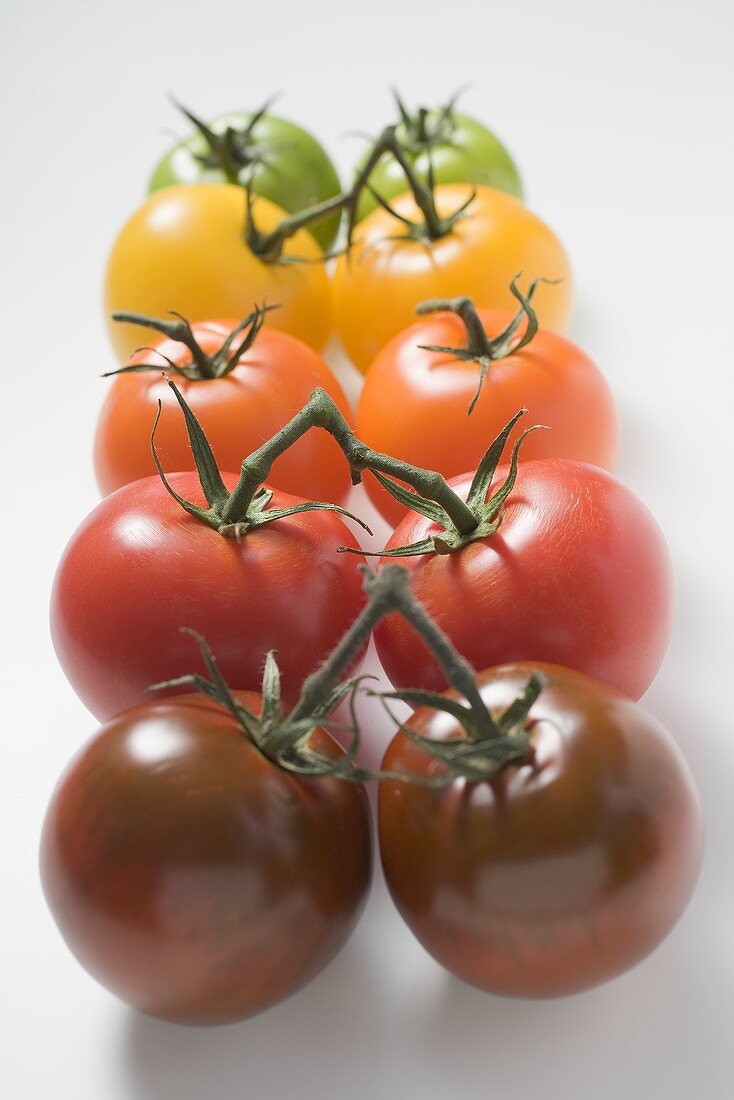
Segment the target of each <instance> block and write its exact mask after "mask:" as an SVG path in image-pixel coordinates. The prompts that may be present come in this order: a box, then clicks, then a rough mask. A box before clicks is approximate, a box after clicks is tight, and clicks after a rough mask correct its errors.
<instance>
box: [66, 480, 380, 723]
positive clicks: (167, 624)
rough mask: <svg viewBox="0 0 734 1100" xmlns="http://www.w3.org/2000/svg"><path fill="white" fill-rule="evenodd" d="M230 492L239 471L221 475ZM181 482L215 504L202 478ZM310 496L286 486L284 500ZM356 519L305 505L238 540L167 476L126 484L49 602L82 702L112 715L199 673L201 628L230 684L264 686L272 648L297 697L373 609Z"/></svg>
mask: <svg viewBox="0 0 734 1100" xmlns="http://www.w3.org/2000/svg"><path fill="white" fill-rule="evenodd" d="M222 477H223V480H224V482H225V484H226V485H227V488H228V489H229V490H231V489H232V488H233V487H234V485H235V483H236V481H237V478H236V477H235V475H233V474H223V475H222ZM168 480H169V482H170V484H171V486H172V487H173V488H174V489H175V490H176V491H177V492H178V493H179V494H180V495H181V496H183V497H185V498H186V499H188V500H190V501H193V502H194V503H196V504H199V505H201V506H202V507H205V506H206V505H205V502H204V498H203V495H202V493H201V490H200V488H199V482H198V479H197V475H196V474H195V473H179V474H172V475H170V477H169V479H168ZM297 503H298V499H297V498H295V497H290V496H288V495H286V494H285V493H281V492H279V491H277V490H276V491H275V492H274V496H273V500H272V507H289V506H291V505H293V504H297ZM342 544H345V545H348V546H351V547H354V548H358V543H357V542H356V541H355V539H354V537H353V535H352V533H351V532H350V531H349V529H348V528H347V526H346V525H345V524H344V523H343V521H342V520H341V519H340V518H339V516H337V515H335V514H334V513H332V512H305V513H299V514H297V515H294V516H290V517H288V518H286V519H280V520H276V521H275V522H273V523H269V524H267V525H266V526H264V527H258V528H255V529H254V530H251V531H249V532H248V533H247V534H246V535H245V536H244V538H243V539H242V540H241V541H240V542H237V541H236V540H235V539H231V538H225V537H223V536H222V535H220V534H219V533H218V532H217V531H216V530H215V529H214V528H212V527H208V526H206V524H204V523H202V522H200V521H199V520H198V519H196V518H194V517H193V516H190V515H189V514H188V513H187V512H185V511H184V510H183V509H182V508H181V507H180V506H179V504H178V503H177V502H176V501H175V500H174V499H173V498H172V497H171V496H170V495H169V494H168V493H167V492H166V489H165V487H164V485H163V484H162V482H161V481H160V479H159V478H158V477H151V478H145V479H143V480H141V481H136V482H132V483H131V484H130V485H125V486H123V488H122V489H118V490H117V492H116V493H113V494H112V495H111V496H109V497H107V498H106V499H105V500H103V501H102V502H101V504H99V505H98V506H97V507H96V508H95V509H94V510H93V511H92V512H91V513H90V515H89V516H88V517H87V519H86V520H85V521H84V523H82V525H81V527H79V529H78V530H77V531H76V533H75V534H74V535H73V536H72V539H71V541H70V543H69V545H68V546H67V548H66V551H65V553H64V556H63V557H62V559H61V563H60V565H59V568H58V571H57V573H56V579H55V582H54V588H53V593H52V597H51V631H52V636H53V642H54V646H55V648H56V653H57V656H58V658H59V661H60V662H61V666H62V668H63V669H64V672H65V673H66V675H67V677H68V679H69V681H70V682H71V684H72V686H73V688H74V690H75V691H76V692H77V694H78V695H79V697H80V698H81V700H82V702H83V703H84V704H85V705H86V706H87V707H88V708H89V710H91V711H92V713H93V714H94V715H95V716H96V717H97V718H99V719H101V720H105V719H107V718H110V717H112V715H114V714H117V713H118V712H119V711H121V710H125V709H127V708H128V707H131V706H133V705H134V704H135V703H139V702H141V701H142V700H143V699H145V697H146V694H145V693H146V689H147V687H148V686H149V685H150V684H152V683H154V682H157V681H160V680H170V679H173V678H174V677H176V676H181V675H184V674H185V673H187V672H190V670H191V641H190V639H189V638H187V637H186V635H182V634H180V633H179V628H180V627H183V626H186V627H192V628H193V629H195V630H198V631H199V632H200V633H202V634H203V635H204V636H205V637H206V639H207V641H208V642H209V643H210V645H211V647H212V650H213V651H214V652H215V653H216V655H217V658H218V661H219V664H220V667H221V670H222V673H223V674H224V676H225V678H226V679H227V681H228V682H229V684H230V686H231V687H232V688H241V689H247V690H256V689H257V688H258V687H259V685H260V677H261V672H262V663H263V659H264V656H265V653H266V652H267V651H268V650H271V649H274V650H276V651H277V655H278V663H279V665H280V669H281V673H282V677H283V695H284V698H286V699H288V700H293V699H294V698H295V697H296V696H297V695H298V692H299V689H300V687H301V684H302V682H303V680H304V678H305V677H306V676H307V675H308V673H309V672H312V671H313V669H314V668H316V666H317V665H318V664H319V663H320V662H321V661H322V660H323V659H324V658H325V657H326V656H327V654H328V653H329V652H330V650H331V649H332V647H333V646H334V644H335V643H336V642H337V641H338V640H339V638H340V637H341V635H342V634H343V633H344V631H345V629H346V628H347V627H348V626H349V625H350V623H351V622H352V621H353V620H354V619H355V618H356V616H357V614H358V613H359V611H360V610H361V608H362V606H363V604H364V594H363V592H362V585H361V579H360V575H359V571H358V570H357V568H356V564H357V563H356V562H355V559H354V556H353V555H351V554H338V553H337V547H338V546H340V545H342Z"/></svg>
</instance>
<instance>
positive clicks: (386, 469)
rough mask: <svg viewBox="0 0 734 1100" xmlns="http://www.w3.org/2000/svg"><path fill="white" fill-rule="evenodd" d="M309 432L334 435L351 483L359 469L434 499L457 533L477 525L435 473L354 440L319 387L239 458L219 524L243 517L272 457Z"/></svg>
mask: <svg viewBox="0 0 734 1100" xmlns="http://www.w3.org/2000/svg"><path fill="white" fill-rule="evenodd" d="M311 428H323V429H324V430H325V431H328V432H329V433H330V434H331V435H332V436H333V437H334V439H335V440H336V442H337V443H338V444H339V446H340V448H341V449H342V451H343V452H344V455H345V457H346V459H347V462H348V463H349V466H350V468H351V471H352V479H353V481H354V482H355V483H358V482H359V481H360V480H361V474H362V471H364V470H372V471H373V472H374V471H377V472H378V473H381V474H385V475H388V476H389V477H395V478H398V479H399V480H400V481H404V482H405V483H406V484H407V485H411V486H412V487H413V489H415V491H416V493H417V494H418V495H419V496H418V497H415V499H416V500H418V499H419V498H427V499H429V500H431V501H434V502H435V503H436V504H437V505H438V506H439V508H440V509H442V510H443V512H444V513H445V514H446V516H448V517H449V519H450V521H451V523H452V524H453V526H454V527H455V528H456V530H457V531H458V532H459V533H460V534H462V535H468V534H470V533H471V532H472V531H473V530H474V529H475V528H476V526H477V522H478V521H477V518H476V516H475V515H474V513H473V512H472V511H471V509H470V508H468V507H467V505H466V504H465V503H464V501H463V500H462V499H461V497H459V496H457V494H456V493H455V492H454V491H453V490H452V489H451V488H449V485H448V484H447V482H446V480H445V479H444V478H443V477H442V476H441V475H440V474H439V473H436V472H435V471H433V470H423V469H421V468H420V467H417V466H411V465H410V464H409V463H407V462H402V461H401V460H400V459H397V458H392V457H391V456H390V455H386V454H382V453H381V452H379V451H373V450H372V449H371V448H369V447H367V446H366V445H365V444H364V443H362V442H361V441H360V440H359V439H357V437H356V436H355V434H354V432H353V431H352V429H351V428H350V427H349V425H348V424H347V422H346V420H345V419H344V417H343V416H342V414H341V412H340V411H339V408H338V407H337V405H336V404H335V402H334V401H333V400H332V399H331V397H330V396H329V395H328V393H326V391H325V390H323V389H321V388H320V387H319V388H318V389H315V390H314V391H313V393H312V394H311V396H310V398H309V399H308V401H307V403H306V404H305V405H304V407H303V408H302V409H301V410H300V412H298V413H296V415H295V416H294V417H293V419H292V420H290V421H289V422H288V423H287V424H286V425H285V426H284V427H283V428H281V429H280V431H278V432H276V434H275V435H274V436H273V437H272V438H271V439H269V440H268V441H267V442H266V443H264V444H263V445H262V447H260V448H258V450H257V451H253V453H252V454H251V455H248V457H247V458H246V459H245V460H244V462H243V463H242V468H241V473H240V479H239V481H238V483H237V485H236V486H235V488H234V490H233V491H232V494H231V496H230V498H229V501H228V503H227V504H226V505H225V507H224V509H223V512H222V524H223V525H227V524H234V525H236V524H237V523H239V522H241V521H242V518H243V517H245V516H247V514H248V510H249V508H250V504H251V502H252V500H253V497H254V495H255V493H256V492H257V490H258V489H259V487H260V486H261V485H262V484H263V482H265V481H267V479H268V477H269V476H270V471H271V469H272V466H273V464H274V462H275V461H276V459H278V458H279V457H280V455H282V454H283V452H284V451H287V450H288V448H289V447H291V446H292V445H293V444H294V443H295V442H296V441H297V440H298V439H300V438H301V436H302V435H305V433H306V432H307V431H310V429H311ZM413 495H414V494H413ZM223 533H225V532H223ZM226 533H229V532H226Z"/></svg>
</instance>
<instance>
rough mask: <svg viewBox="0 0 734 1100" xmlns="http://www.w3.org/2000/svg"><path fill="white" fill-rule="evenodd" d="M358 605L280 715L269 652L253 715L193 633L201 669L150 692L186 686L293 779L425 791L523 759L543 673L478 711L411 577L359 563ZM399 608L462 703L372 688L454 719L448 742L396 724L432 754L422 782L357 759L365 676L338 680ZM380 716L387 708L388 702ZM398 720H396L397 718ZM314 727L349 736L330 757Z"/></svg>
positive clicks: (480, 704)
mask: <svg viewBox="0 0 734 1100" xmlns="http://www.w3.org/2000/svg"><path fill="white" fill-rule="evenodd" d="M363 573H364V586H365V590H366V592H367V595H368V601H367V605H366V606H365V608H364V610H363V611H362V613H361V614H360V615H359V616H358V618H357V619H356V620H355V622H354V623H353V624H352V625H351V626H350V627H349V629H348V630H347V631H346V633H345V634H344V635H343V637H342V638H341V640H340V641H339V642H338V644H337V645H336V647H335V648H334V649H333V650H332V652H331V654H330V655H329V657H328V658H327V659H326V661H324V663H323V664H322V665H321V666H320V667H319V668H318V669H317V670H316V671H315V672H313V673H312V674H311V675H310V676H309V677H308V678H307V679H306V681H305V682H304V684H303V687H302V689H301V693H300V697H299V699H298V702H297V703H296V705H295V707H294V708H293V709H292V710H291V711H287V710H286V709H285V708H284V706H283V703H282V699H281V691H280V672H279V669H278V664H277V661H276V658H275V654H274V653H272V652H271V653H268V654H267V657H266V659H265V669H264V673H263V681H262V688H261V696H262V707H261V711H260V714H259V715H256V714H254V713H253V712H252V711H251V710H249V709H248V708H247V707H245V706H244V705H243V704H242V703H240V702H239V701H238V700H237V699H236V698H235V696H234V694H233V693H232V691H231V689H230V688H229V686H228V684H227V683H226V681H225V680H224V677H223V676H222V675H221V673H220V672H219V669H218V668H217V664H216V661H215V659H214V656H213V654H212V652H211V650H210V649H209V646H208V645H207V643H206V641H205V639H204V638H203V637H202V636H201V635H200V634H198V633H197V632H196V631H194V630H190V629H187V628H184V631H185V633H188V634H190V635H191V636H192V637H193V638H194V639H195V640H196V641H197V643H198V645H199V648H200V650H201V655H202V658H203V661H204V664H205V667H206V670H207V672H208V677H206V676H202V675H199V674H191V675H187V676H181V677H179V678H177V679H175V680H167V681H165V682H163V683H160V684H155V685H153V687H151V688H149V690H150V691H159V690H164V689H172V688H181V687H191V688H194V689H195V690H197V691H199V692H201V693H202V694H203V695H205V696H206V697H207V698H209V699H211V700H212V701H213V702H215V703H217V704H218V705H219V706H221V707H222V708H224V709H225V710H227V711H229V713H230V714H231V715H232V716H233V718H234V719H235V721H236V722H237V724H238V725H239V727H240V729H241V730H242V732H243V734H244V736H245V737H246V738H247V739H248V740H249V741H250V743H251V744H252V745H254V746H255V747H256V748H257V749H258V751H259V752H260V753H261V754H262V755H263V756H265V757H266V758H267V759H268V760H270V761H271V762H272V763H273V764H275V765H276V766H277V767H280V768H283V769H284V770H286V771H289V772H291V773H293V774H294V775H296V776H298V777H300V778H306V779H323V778H330V777H331V778H338V779H343V780H348V781H350V782H358V783H362V782H365V781H367V780H370V779H378V780H385V779H389V780H397V781H400V782H417V783H420V784H421V785H423V786H428V787H432V788H433V787H444V786H447V785H448V784H449V783H451V782H453V781H454V780H455V779H458V778H465V779H468V780H470V781H472V782H479V781H483V780H487V779H491V778H492V777H493V776H495V775H496V774H497V773H498V772H499V771H500V770H501V769H502V768H504V767H506V766H507V765H509V764H512V763H517V762H518V761H520V760H522V759H523V758H524V757H526V756H527V754H528V752H529V749H530V733H529V731H528V729H527V720H528V713H529V711H530V708H531V707H532V705H533V703H534V702H535V700H536V699H537V697H538V694H539V693H540V691H541V690H542V687H543V683H544V681H543V678H542V676H541V675H539V674H537V673H536V674H533V675H532V676H531V677H530V679H529V680H528V683H527V684H526V686H525V688H524V690H523V692H522V693H521V694H520V695H519V696H518V698H517V699H516V700H515V701H514V702H513V703H512V705H511V706H510V707H508V708H507V710H505V711H504V712H503V713H502V714H501V715H497V716H495V715H493V714H491V713H490V711H489V710H488V709H487V707H486V705H485V703H484V701H483V699H482V697H481V695H480V693H479V689H478V687H477V684H476V679H475V676H474V672H473V670H472V668H471V666H470V665H469V663H468V662H467V661H466V660H465V659H464V658H463V657H462V656H461V655H460V654H459V653H457V651H456V650H455V649H454V647H453V646H452V644H451V642H450V641H449V639H448V638H447V637H446V635H445V634H444V633H443V631H442V630H441V629H440V628H439V627H438V626H437V625H436V623H435V622H434V621H433V620H432V619H431V618H430V616H429V615H428V614H427V612H426V611H425V609H424V608H423V606H422V605H421V604H420V603H419V601H418V600H416V598H415V596H414V595H413V593H412V592H411V590H410V578H409V576H408V573H407V572H406V570H405V569H401V568H400V567H399V566H395V565H392V566H391V565H388V566H385V567H384V568H383V569H381V570H380V572H379V573H378V574H377V575H373V574H371V573H370V572H369V570H368V569H366V567H363ZM395 612H397V613H399V614H401V615H403V616H404V617H405V618H406V619H407V621H408V622H410V623H411V625H412V626H413V628H414V629H415V631H416V632H417V633H418V634H419V635H420V637H421V638H423V640H424V641H425V642H426V643H427V645H428V646H429V647H430V648H431V650H432V651H433V652H434V653H435V654H436V657H437V658H438V659H439V661H440V662H441V664H442V666H443V668H444V670H445V672H446V677H447V680H448V682H449V683H450V684H451V686H452V687H453V688H454V690H455V691H456V692H457V693H458V694H459V695H460V696H461V697H462V698H463V700H464V702H461V701H459V700H457V699H454V698H451V697H449V696H446V695H439V694H434V693H433V692H423V691H413V692H411V691H404V692H387V693H384V694H381V693H377V694H379V695H380V697H381V698H382V700H383V703H384V705H385V706H386V708H387V707H388V704H387V700H388V699H401V700H404V701H405V702H407V703H409V704H410V705H412V706H429V707H432V708H434V709H438V710H443V711H446V712H447V713H449V714H451V715H453V716H454V717H455V718H456V719H457V720H458V722H459V723H460V725H461V728H462V731H463V736H462V737H461V738H457V739H456V740H453V741H449V742H437V741H431V740H430V739H429V738H425V737H422V736H421V735H419V734H417V733H415V732H414V731H413V730H410V729H409V728H408V727H406V726H400V728H401V729H402V731H403V732H404V733H405V734H406V735H407V736H409V737H411V739H412V740H413V741H415V742H416V743H417V744H418V745H419V746H420V748H421V749H422V750H423V751H424V752H426V753H427V754H429V755H431V756H432V757H434V758H435V759H437V760H438V761H439V762H440V764H441V768H440V771H439V774H437V775H436V776H435V777H431V778H429V779H426V778H425V777H423V776H416V775H412V774H409V773H403V772H387V771H369V770H366V769H364V768H360V767H359V766H358V765H357V763H356V757H357V752H358V749H359V744H360V729H359V723H358V721H357V717H356V709H355V698H356V694H357V691H358V689H359V687H360V684H361V682H362V681H363V680H365V679H368V678H369V677H364V676H355V677H350V678H348V679H346V680H342V679H341V676H342V675H343V673H344V671H345V669H347V668H348V667H349V666H350V665H351V663H352V662H353V661H354V660H355V658H356V657H357V656H358V654H359V652H360V650H361V649H362V647H363V646H364V644H365V642H366V641H367V639H368V638H369V636H370V634H371V632H372V630H373V629H374V628H375V626H376V625H377V624H378V623H379V622H380V620H381V619H382V618H384V616H385V615H389V614H393V613H395ZM345 698H347V699H348V700H349V711H350V722H349V724H348V725H347V726H346V727H344V726H338V725H336V724H335V723H334V722H331V721H330V715H331V714H332V713H333V711H334V708H335V707H336V706H337V704H338V703H339V702H340V701H341V700H343V699H345ZM388 713H389V708H388ZM398 725H400V724H399V723H398ZM317 728H322V729H326V730H329V729H332V730H336V729H340V730H344V729H346V730H347V731H348V732H349V733H350V735H351V736H350V742H349V745H348V747H347V748H346V749H345V750H344V752H343V753H342V754H339V755H336V756H334V757H331V756H326V755H324V753H322V752H319V750H318V749H317V748H315V747H314V745H313V743H312V736H313V733H314V731H315V730H316V729H317Z"/></svg>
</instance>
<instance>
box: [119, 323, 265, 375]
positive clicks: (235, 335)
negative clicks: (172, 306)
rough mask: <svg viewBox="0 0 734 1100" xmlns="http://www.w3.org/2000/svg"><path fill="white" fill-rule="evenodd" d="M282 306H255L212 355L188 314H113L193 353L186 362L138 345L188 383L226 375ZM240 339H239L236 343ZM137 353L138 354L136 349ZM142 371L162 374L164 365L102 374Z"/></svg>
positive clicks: (146, 364)
mask: <svg viewBox="0 0 734 1100" xmlns="http://www.w3.org/2000/svg"><path fill="white" fill-rule="evenodd" d="M279 308H280V307H279V306H277V305H272V306H269V305H262V306H258V305H256V306H254V307H253V310H252V313H248V315H247V316H246V317H245V318H243V320H242V321H240V323H239V324H238V325H237V326H236V327H235V328H233V329H232V331H231V332H230V333H229V334H228V336H227V337H226V339H225V340H224V341H223V342H222V345H221V347H220V348H218V349H217V351H216V352H215V353H214V354H213V355H210V354H208V353H207V352H205V351H204V349H203V348H202V347H201V345H200V344H199V342H198V341H197V339H196V337H195V336H194V333H193V330H192V328H191V324H190V322H189V321H188V320H187V319H186V317H182V316H181V314H180V313H176V312H174V311H173V310H171V311H170V313H171V316H172V317H175V318H176V320H175V321H167V320H163V319H161V318H157V317H147V316H145V315H144V314H142V313H126V312H122V311H118V312H117V313H113V314H112V320H113V321H122V322H125V323H130V324H134V325H141V326H143V327H144V328H150V329H153V330H154V331H155V332H159V333H160V334H161V335H162V336H167V337H168V339H169V340H174V341H175V342H176V343H178V344H183V345H184V347H186V348H188V350H189V351H190V352H191V362H190V363H187V364H185V365H181V364H178V363H174V362H173V360H171V359H169V358H168V356H166V355H163V354H162V352H160V351H159V350H158V349H157V348H138V351H153V352H155V354H156V355H158V356H160V357H161V358H162V359H163V360H165V362H166V363H167V364H168V367H169V369H170V370H171V371H173V372H174V373H175V374H177V375H179V377H181V378H186V379H187V380H188V381H189V382H203V381H211V379H213V378H224V377H225V376H226V375H228V374H229V373H230V372H231V371H233V370H234V368H235V367H236V366H237V364H238V363H239V361H240V359H241V358H242V356H243V355H244V354H245V353H246V352H247V351H249V349H250V348H251V347H252V345H253V344H254V343H255V341H256V340H257V337H258V334H259V332H260V329H261V328H262V326H263V324H264V323H265V317H266V315H267V314H268V313H269V312H270V311H271V310H273V309H279ZM243 333H244V335H243ZM240 336H242V339H241V340H239V337H240ZM238 340H239V342H237V341H238ZM135 354H137V352H136V353H135ZM143 371H158V373H160V371H161V365H160V363H133V364H131V365H130V366H127V367H120V368H118V369H117V370H111V371H107V372H106V373H105V374H103V375H102V377H103V378H110V377H112V376H114V375H116V374H139V373H141V372H143Z"/></svg>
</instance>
